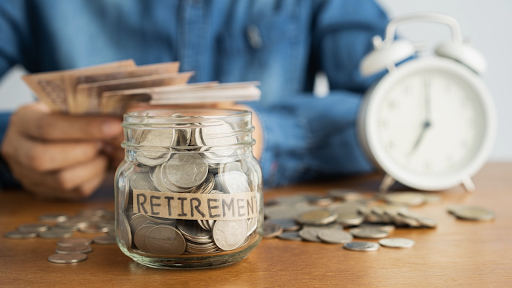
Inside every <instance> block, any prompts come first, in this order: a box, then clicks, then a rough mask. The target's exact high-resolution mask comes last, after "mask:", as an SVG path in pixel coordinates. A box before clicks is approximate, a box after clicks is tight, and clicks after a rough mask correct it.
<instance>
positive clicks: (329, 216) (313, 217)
mask: <svg viewBox="0 0 512 288" xmlns="http://www.w3.org/2000/svg"><path fill="white" fill-rule="evenodd" d="M336 218H338V214H336V213H334V212H332V211H329V210H323V209H322V210H313V211H308V212H305V213H302V214H301V215H299V217H297V222H299V223H302V224H311V225H325V224H329V223H332V222H334V221H336Z"/></svg>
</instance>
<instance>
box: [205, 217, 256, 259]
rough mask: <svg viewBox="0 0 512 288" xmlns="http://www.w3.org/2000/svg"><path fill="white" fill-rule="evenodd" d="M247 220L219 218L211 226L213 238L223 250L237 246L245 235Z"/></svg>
mask: <svg viewBox="0 0 512 288" xmlns="http://www.w3.org/2000/svg"><path fill="white" fill-rule="evenodd" d="M247 228H248V227H247V220H245V219H244V220H219V221H217V222H215V225H214V226H213V239H214V241H215V244H217V246H218V247H219V248H220V249H222V250H225V251H229V250H234V249H236V248H238V247H239V246H240V245H241V244H242V243H243V242H244V240H245V238H246V237H247V231H248V229H247Z"/></svg>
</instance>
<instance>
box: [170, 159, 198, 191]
mask: <svg viewBox="0 0 512 288" xmlns="http://www.w3.org/2000/svg"><path fill="white" fill-rule="evenodd" d="M164 165H165V168H166V171H167V173H166V174H167V175H166V176H167V178H168V179H169V180H170V181H171V182H172V183H173V184H174V185H176V186H178V187H183V188H189V187H195V186H197V185H199V184H201V183H202V182H203V181H204V179H205V178H206V175H207V174H208V164H207V163H206V162H204V161H203V159H202V158H201V156H199V155H197V154H174V155H173V156H172V157H171V158H170V159H169V161H168V162H167V163H166V164H164ZM164 183H165V181H164Z"/></svg>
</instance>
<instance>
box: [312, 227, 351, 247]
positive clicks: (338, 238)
mask: <svg viewBox="0 0 512 288" xmlns="http://www.w3.org/2000/svg"><path fill="white" fill-rule="evenodd" d="M318 238H320V240H322V241H324V242H327V243H332V244H343V243H348V242H350V241H352V240H353V237H352V235H350V234H349V233H347V232H345V231H342V230H335V229H324V230H321V231H319V232H318Z"/></svg>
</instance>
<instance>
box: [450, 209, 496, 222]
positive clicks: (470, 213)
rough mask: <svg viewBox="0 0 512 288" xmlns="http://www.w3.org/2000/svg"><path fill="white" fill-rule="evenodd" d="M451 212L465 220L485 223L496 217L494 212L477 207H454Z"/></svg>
mask: <svg viewBox="0 0 512 288" xmlns="http://www.w3.org/2000/svg"><path fill="white" fill-rule="evenodd" d="M449 211H450V212H452V213H453V214H454V215H455V216H457V217H458V218H461V219H465V220H473V221H483V220H492V219H494V217H495V214H494V212H492V211H490V210H488V209H485V208H483V207H477V206H452V207H450V208H449Z"/></svg>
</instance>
